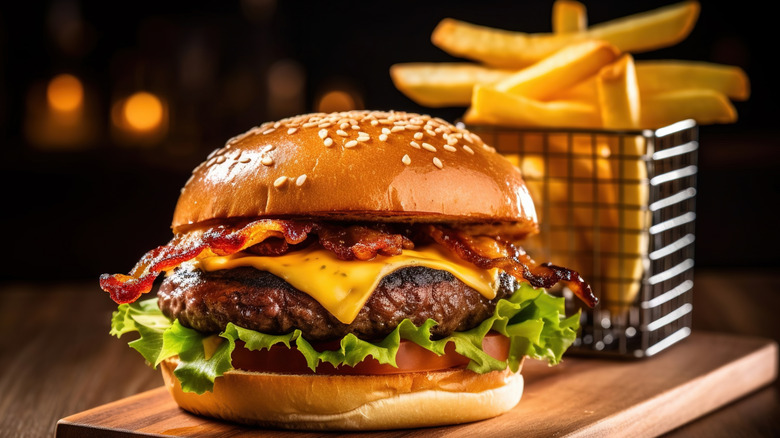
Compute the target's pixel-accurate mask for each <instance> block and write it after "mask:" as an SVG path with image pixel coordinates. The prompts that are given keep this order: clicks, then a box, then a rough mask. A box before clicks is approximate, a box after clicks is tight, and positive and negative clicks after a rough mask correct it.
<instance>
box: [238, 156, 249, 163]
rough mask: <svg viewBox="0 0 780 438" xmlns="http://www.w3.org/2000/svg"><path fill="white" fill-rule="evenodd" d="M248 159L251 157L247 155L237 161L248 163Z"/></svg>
mask: <svg viewBox="0 0 780 438" xmlns="http://www.w3.org/2000/svg"><path fill="white" fill-rule="evenodd" d="M250 161H252V159H251V158H249V157H244V158H242V159H240V160H238V162H239V163H248V162H250Z"/></svg>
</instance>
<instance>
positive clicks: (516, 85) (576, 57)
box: [495, 41, 620, 100]
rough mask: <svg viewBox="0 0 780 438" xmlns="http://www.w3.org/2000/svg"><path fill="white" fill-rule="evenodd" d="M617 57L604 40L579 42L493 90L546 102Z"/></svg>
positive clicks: (615, 51) (516, 74)
mask: <svg viewBox="0 0 780 438" xmlns="http://www.w3.org/2000/svg"><path fill="white" fill-rule="evenodd" d="M619 55H620V53H619V52H618V50H617V49H616V48H615V47H614V46H612V45H611V44H609V43H606V42H604V41H582V42H578V43H576V44H572V45H569V46H566V47H564V48H563V49H561V50H558V51H557V52H555V53H553V54H552V55H550V56H548V57H546V58H544V59H542V60H540V61H539V62H537V63H535V64H533V65H531V66H529V67H526V68H524V69H522V70H520V71H518V72H517V73H515V74H513V75H511V76H509V77H507V78H505V79H503V80H501V81H499V82H497V83H496V84H495V88H496V90H498V91H504V92H508V93H512V94H519V95H522V96H524V97H527V98H529V99H536V100H547V99H549V98H550V97H552V96H554V95H555V94H556V93H558V92H559V91H560V90H561V89H566V88H569V87H571V86H573V85H575V84H577V83H578V82H581V81H583V80H585V79H587V78H588V77H590V76H593V75H594V74H596V73H597V72H598V71H599V70H600V69H601V68H602V67H604V66H606V65H608V64H610V63H611V62H612V61H614V60H615V59H617V57H618V56H619Z"/></svg>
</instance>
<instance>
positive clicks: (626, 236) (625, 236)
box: [596, 53, 649, 309]
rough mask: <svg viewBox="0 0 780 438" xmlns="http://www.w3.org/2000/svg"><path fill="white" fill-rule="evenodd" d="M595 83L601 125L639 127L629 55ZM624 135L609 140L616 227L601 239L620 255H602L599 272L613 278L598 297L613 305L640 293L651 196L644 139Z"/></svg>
mask: <svg viewBox="0 0 780 438" xmlns="http://www.w3.org/2000/svg"><path fill="white" fill-rule="evenodd" d="M596 84H597V85H596V87H597V89H598V96H599V107H600V108H601V120H602V126H604V127H605V128H608V129H616V130H632V129H637V128H639V126H640V122H641V120H640V116H641V113H640V111H641V102H640V92H639V86H638V84H637V75H636V68H635V66H634V59H633V57H632V56H631V55H630V54H628V53H626V54H624V55H623V56H621V57H620V59H618V60H617V61H615V62H614V63H612V64H611V65H609V66H606V67H604V68H603V69H602V70H601V71H600V72H599V73H598V77H597V79H596ZM623 138H624V141H623V143H622V144H611V145H610V149H611V150H612V151H614V152H615V153H616V154H617V155H618V156H619V157H620V158H619V159H615V160H613V161H612V167H613V169H612V174H613V175H614V176H616V177H617V178H618V179H619V180H620V181H619V183H618V185H617V186H616V188H617V190H616V199H617V201H618V203H619V204H620V205H621V208H620V210H619V216H618V218H617V221H616V222H615V225H616V226H617V225H619V228H618V229H617V232H616V233H613V234H604V235H603V236H602V239H601V242H600V243H601V245H602V251H604V252H605V254H618V255H619V256H617V257H616V256H605V257H603V262H604V264H603V266H604V267H605V268H606V272H603V274H605V275H608V274H611V275H610V277H612V278H613V281H609V282H605V284H604V285H603V290H602V291H601V292H602V297H603V298H604V299H605V301H606V302H607V303H608V305H610V304H611V305H613V306H614V309H620V308H622V304H624V303H630V302H631V301H633V299H634V297H636V294H637V293H639V288H640V286H641V284H640V282H639V279H640V278H641V276H642V272H643V269H644V267H643V260H644V259H643V257H644V255H646V253H647V247H648V246H647V243H648V242H647V238H646V234H645V233H643V232H642V226H643V225H645V224H646V222H645V217H644V215H645V213H643V208H642V207H643V206H646V205H647V203H648V200H649V190H648V188H647V167H646V165H645V163H644V161H642V160H641V156H642V154H644V153H645V150H644V143H643V142H642V141H641V137H639V136H635V137H633V138H632V137H628V136H626V137H623ZM632 140H633V141H632ZM615 277H617V278H615ZM614 280H617V281H614ZM626 280H628V281H626Z"/></svg>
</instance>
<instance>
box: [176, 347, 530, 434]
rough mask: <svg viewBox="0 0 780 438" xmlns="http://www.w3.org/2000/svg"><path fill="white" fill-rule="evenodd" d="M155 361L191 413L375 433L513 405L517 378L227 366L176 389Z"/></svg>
mask: <svg viewBox="0 0 780 438" xmlns="http://www.w3.org/2000/svg"><path fill="white" fill-rule="evenodd" d="M177 365H178V358H171V359H167V360H165V361H163V362H162V363H161V369H162V374H163V378H164V380H165V384H166V386H167V388H168V390H169V391H170V393H171V395H172V396H173V399H174V400H175V401H176V403H177V404H178V405H179V406H180V407H181V408H182V409H184V410H187V411H189V412H192V413H194V414H198V415H203V416H208V417H214V418H219V419H222V420H227V421H233V422H237V423H243V424H249V425H255V426H265V427H274V428H283V429H298V430H381V429H405V428H417V427H429V426H443V425H449V424H458V423H468V422H473V421H478V420H484V419H487V418H491V417H495V416H497V415H500V414H502V413H504V412H506V411H508V410H510V409H512V408H513V407H515V406H516V405H517V403H518V402H519V401H520V397H521V396H522V393H523V377H522V376H521V375H520V372H519V371H518V372H517V373H513V372H511V371H510V370H504V371H494V372H490V373H487V374H476V373H474V372H471V371H469V370H465V369H459V370H445V371H436V372H420V373H408V374H388V375H374V376H365V375H335V376H334V375H294V374H272V373H258V372H248V371H241V370H231V371H228V372H227V373H225V374H224V375H223V376H222V377H219V378H217V380H216V381H215V382H214V390H213V392H206V393H204V394H201V395H198V394H195V393H189V392H184V391H182V389H181V385H180V384H179V381H178V379H176V377H175V376H174V375H173V370H174V369H175V368H176V366H177Z"/></svg>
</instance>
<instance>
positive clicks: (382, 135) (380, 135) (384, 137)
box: [379, 134, 387, 141]
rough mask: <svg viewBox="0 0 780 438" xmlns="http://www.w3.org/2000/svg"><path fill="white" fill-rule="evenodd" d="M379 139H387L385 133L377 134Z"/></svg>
mask: <svg viewBox="0 0 780 438" xmlns="http://www.w3.org/2000/svg"><path fill="white" fill-rule="evenodd" d="M379 140H381V141H387V134H379Z"/></svg>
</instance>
